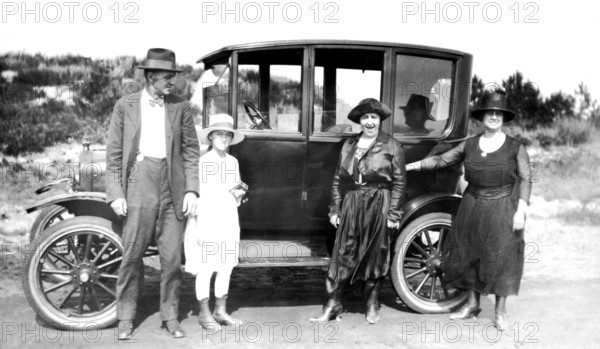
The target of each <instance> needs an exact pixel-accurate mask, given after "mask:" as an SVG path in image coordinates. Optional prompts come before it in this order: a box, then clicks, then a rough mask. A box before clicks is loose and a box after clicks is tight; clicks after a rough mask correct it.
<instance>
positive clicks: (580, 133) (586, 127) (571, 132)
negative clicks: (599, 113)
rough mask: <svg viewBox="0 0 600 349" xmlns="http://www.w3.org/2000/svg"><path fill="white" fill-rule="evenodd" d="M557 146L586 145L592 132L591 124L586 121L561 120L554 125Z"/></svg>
mask: <svg viewBox="0 0 600 349" xmlns="http://www.w3.org/2000/svg"><path fill="white" fill-rule="evenodd" d="M556 127H557V129H558V135H557V138H558V141H559V142H560V143H559V144H566V145H569V146H577V145H580V144H583V143H586V142H587V141H588V139H589V138H590V135H591V132H592V124H591V123H590V122H588V121H586V120H581V119H575V118H563V119H560V120H559V121H558V122H557V123H556Z"/></svg>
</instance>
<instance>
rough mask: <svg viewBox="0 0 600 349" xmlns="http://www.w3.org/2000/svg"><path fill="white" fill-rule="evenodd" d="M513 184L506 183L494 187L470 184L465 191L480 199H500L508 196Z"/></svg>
mask: <svg viewBox="0 0 600 349" xmlns="http://www.w3.org/2000/svg"><path fill="white" fill-rule="evenodd" d="M513 187H514V184H508V185H505V186H502V187H496V188H478V187H474V186H472V185H469V186H468V187H467V190H466V191H467V192H469V193H470V194H471V195H473V196H475V197H477V198H482V199H500V198H503V197H505V196H510V195H511V194H512V191H513Z"/></svg>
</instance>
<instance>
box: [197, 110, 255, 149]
mask: <svg viewBox="0 0 600 349" xmlns="http://www.w3.org/2000/svg"><path fill="white" fill-rule="evenodd" d="M213 131H227V132H231V133H233V139H232V140H231V145H234V144H238V143H239V142H241V141H243V140H244V135H243V134H242V133H241V132H240V131H238V130H235V129H233V117H232V116H231V115H227V114H215V115H211V116H210V124H209V125H208V127H207V128H205V129H202V131H200V134H199V135H198V139H199V140H200V143H203V144H208V145H210V144H211V142H210V139H208V135H210V133H211V132H213Z"/></svg>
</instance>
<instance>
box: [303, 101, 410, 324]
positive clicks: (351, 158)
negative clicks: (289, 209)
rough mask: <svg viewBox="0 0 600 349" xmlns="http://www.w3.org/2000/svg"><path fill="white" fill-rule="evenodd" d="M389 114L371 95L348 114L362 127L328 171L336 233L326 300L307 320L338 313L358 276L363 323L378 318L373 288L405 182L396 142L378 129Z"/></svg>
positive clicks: (382, 269)
mask: <svg viewBox="0 0 600 349" xmlns="http://www.w3.org/2000/svg"><path fill="white" fill-rule="evenodd" d="M391 114H392V112H391V110H390V109H389V107H388V106H386V105H385V104H383V103H381V102H379V101H377V100H376V99H373V98H367V99H364V100H362V101H361V102H359V104H358V105H357V106H356V107H355V108H354V109H352V110H351V111H350V113H349V114H348V119H350V120H351V121H353V122H355V123H358V124H360V126H361V128H362V132H361V133H360V134H358V135H357V136H354V137H351V138H349V139H348V140H347V141H346V142H345V143H344V145H343V147H342V151H341V154H340V159H339V163H338V167H337V169H336V172H335V174H334V178H333V184H332V189H331V203H330V213H329V217H330V222H331V224H332V225H333V226H335V227H337V232H336V239H335V244H334V247H333V253H332V256H331V262H330V264H329V270H328V272H327V280H326V285H327V292H328V293H329V301H328V302H327V304H326V306H325V307H324V309H323V314H322V315H321V316H319V317H316V318H312V319H311V321H329V320H331V319H334V318H338V316H339V315H340V314H341V313H342V310H343V308H342V304H341V295H342V292H343V290H344V288H345V287H346V286H348V285H349V284H353V283H354V282H356V281H358V280H363V281H365V296H366V297H367V311H366V320H367V322H369V323H371V324H374V323H376V322H377V321H378V320H379V301H378V293H379V289H380V287H381V284H382V280H383V278H384V277H385V276H387V275H388V272H389V264H390V228H398V227H399V224H400V223H399V221H400V217H401V216H402V212H401V211H400V206H401V204H402V201H403V198H404V187H405V165H404V152H403V150H402V147H401V145H400V143H399V142H398V141H397V140H395V139H394V138H393V137H391V136H390V135H388V134H386V133H385V132H383V131H381V130H380V125H381V122H382V121H383V120H385V119H387V118H388V117H389V116H390V115H391Z"/></svg>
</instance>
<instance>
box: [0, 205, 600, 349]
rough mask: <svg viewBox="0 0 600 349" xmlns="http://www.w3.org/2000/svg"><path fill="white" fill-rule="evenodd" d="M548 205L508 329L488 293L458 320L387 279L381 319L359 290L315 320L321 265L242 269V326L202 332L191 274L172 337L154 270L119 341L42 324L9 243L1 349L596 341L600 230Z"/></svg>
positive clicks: (533, 220) (531, 236)
mask: <svg viewBox="0 0 600 349" xmlns="http://www.w3.org/2000/svg"><path fill="white" fill-rule="evenodd" d="M534 200H538V199H535V198H534ZM533 203H534V205H533V206H532V207H534V206H535V204H536V202H535V201H534V202H533ZM537 204H538V207H540V206H542V207H543V205H544V203H543V202H537ZM544 212H546V211H545V210H540V211H539V212H537V213H536V212H533V213H532V215H531V216H530V219H529V220H528V222H527V230H526V240H527V249H526V264H525V275H524V278H523V282H522V285H521V293H520V295H519V296H518V297H511V298H509V300H508V311H509V315H510V318H509V322H510V324H511V326H510V329H509V330H508V331H505V332H498V331H496V329H495V328H494V327H493V326H492V323H491V322H492V320H493V314H494V311H493V307H494V299H493V296H488V297H485V298H483V299H482V306H483V312H482V314H481V315H480V317H479V319H478V320H470V321H459V322H453V321H449V320H448V319H447V314H440V315H422V314H416V313H413V312H411V311H410V310H409V309H407V308H406V307H405V306H404V305H403V304H402V302H401V301H400V300H399V299H398V298H397V297H396V295H395V293H394V291H393V289H392V287H391V285H390V284H389V283H388V284H386V286H385V287H384V289H383V295H382V299H381V301H382V309H381V320H380V322H379V323H377V324H376V325H369V324H367V323H366V322H365V319H364V301H363V300H362V299H361V298H359V297H354V296H353V295H352V294H349V295H347V297H346V298H345V299H346V300H347V301H346V302H345V306H346V308H347V312H345V313H344V314H343V318H342V321H341V322H335V321H334V322H330V323H325V324H311V323H310V322H309V321H308V319H309V318H310V317H311V316H315V315H317V314H319V313H320V311H321V306H322V303H323V302H324V301H325V300H326V295H325V291H324V281H323V280H324V277H325V272H324V270H323V269H321V268H243V269H242V268H240V269H236V270H235V271H234V274H233V277H232V286H231V289H230V302H229V307H228V308H229V310H230V311H231V312H233V315H234V316H236V317H238V318H240V319H243V320H245V324H244V325H242V326H240V327H235V328H234V327H232V328H227V329H225V330H223V331H221V332H216V333H212V332H207V331H202V330H201V328H200V327H199V326H198V325H197V323H196V316H197V313H198V307H197V303H196V300H195V295H194V288H193V287H194V282H193V281H194V280H193V278H192V276H191V275H186V279H185V280H184V287H183V289H182V298H181V305H180V314H181V320H182V326H183V328H184V329H185V330H186V332H187V337H186V338H184V339H180V340H174V339H171V338H170V337H168V336H167V335H166V334H165V332H163V330H161V329H160V318H159V314H158V282H157V280H158V276H157V274H156V273H150V275H149V276H148V279H147V282H146V285H147V287H146V289H145V295H144V297H143V299H142V300H141V302H142V304H144V306H143V311H142V312H141V313H140V314H139V316H138V319H137V321H138V322H139V327H138V330H137V331H136V332H135V333H134V338H133V339H132V340H131V341H129V342H126V343H123V342H120V343H119V342H117V341H116V339H115V333H116V332H115V329H114V328H110V329H104V330H97V329H95V328H93V327H90V328H89V330H87V331H78V332H72V331H57V330H55V329H52V328H46V327H43V326H41V325H39V324H37V322H36V315H35V313H34V311H33V310H32V309H31V308H30V307H29V305H28V303H27V301H26V299H25V296H24V295H23V291H22V289H21V286H20V276H19V273H20V271H19V267H20V265H19V264H20V261H19V259H18V258H15V256H16V255H15V254H12V253H7V249H6V248H4V252H5V253H4V254H3V255H2V261H1V262H0V265H1V266H2V269H1V270H0V271H1V272H2V274H1V275H0V293H1V295H2V297H1V299H0V309H1V311H0V323H1V333H0V347H1V348H17V347H18V348H22V347H30V346H35V347H41V348H60V347H69V348H77V347H87V346H88V345H90V344H91V345H94V346H102V347H106V348H113V347H121V348H122V347H131V348H137V347H144V348H148V349H150V348H172V347H177V348H201V347H217V348H225V347H229V346H231V344H234V343H236V344H238V345H241V346H242V347H243V348H254V347H260V348H263V347H266V348H270V347H272V348H275V347H277V348H281V347H302V348H304V347H318V348H324V347H328V346H336V347H344V348H363V347H368V348H386V347H400V348H402V347H407V348H431V347H433V348H464V347H473V348H475V347H478V348H479V347H484V348H487V347H493V348H521V347H525V348H530V347H531V348H538V347H539V348H564V347H579V348H586V347H590V348H591V347H598V345H600V331H598V327H599V325H600V312H599V311H598V310H597V309H598V308H599V307H600V263H598V262H600V254H598V252H597V251H599V250H600V229H599V228H598V227H590V226H572V225H564V224H563V223H561V222H560V221H558V220H556V219H554V218H552V217H548V216H547V215H545V214H544ZM4 246H5V247H6V246H8V245H7V244H6V243H5V244H4Z"/></svg>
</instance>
